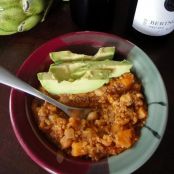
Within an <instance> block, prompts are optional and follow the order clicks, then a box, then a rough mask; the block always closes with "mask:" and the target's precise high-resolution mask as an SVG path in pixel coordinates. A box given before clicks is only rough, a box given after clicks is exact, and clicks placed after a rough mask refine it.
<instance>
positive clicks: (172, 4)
mask: <svg viewBox="0 0 174 174" xmlns="http://www.w3.org/2000/svg"><path fill="white" fill-rule="evenodd" d="M132 26H133V28H135V29H136V30H137V31H139V32H141V33H144V34H147V35H150V36H162V35H166V34H168V33H170V32H172V31H173V30H174V0H138V2H137V8H136V10H135V15H134V19H133V25H132Z"/></svg>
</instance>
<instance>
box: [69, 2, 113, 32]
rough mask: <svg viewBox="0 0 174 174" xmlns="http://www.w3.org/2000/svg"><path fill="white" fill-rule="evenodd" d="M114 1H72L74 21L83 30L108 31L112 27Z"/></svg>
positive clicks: (71, 7)
mask: <svg viewBox="0 0 174 174" xmlns="http://www.w3.org/2000/svg"><path fill="white" fill-rule="evenodd" d="M113 4H114V0H70V9H71V16H72V19H73V21H74V22H75V23H76V24H77V25H78V26H79V27H81V28H82V29H87V30H91V29H92V30H101V31H102V30H107V29H109V28H110V27H111V25H112V19H113V18H112V17H113V7H114V6H113Z"/></svg>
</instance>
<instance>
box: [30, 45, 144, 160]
mask: <svg viewBox="0 0 174 174" xmlns="http://www.w3.org/2000/svg"><path fill="white" fill-rule="evenodd" d="M108 49H110V52H109V56H106V55H107V53H108ZM111 50H112V51H111ZM105 51H106V52H105ZM114 52H115V51H114V49H113V48H103V49H102V50H101V49H100V50H99V51H98V53H100V54H99V56H98V57H99V58H97V60H95V59H93V57H94V58H96V57H97V56H96V55H97V54H98V53H97V54H96V55H94V56H86V55H83V56H82V55H78V54H74V53H68V54H67V52H58V54H55V53H54V54H51V56H50V57H51V58H52V60H53V59H54V60H53V61H54V62H55V63H54V64H53V65H51V66H50V69H49V72H46V73H39V74H38V79H39V80H40V82H41V87H40V90H41V91H42V92H44V93H46V94H47V95H50V96H51V97H53V98H55V99H56V100H58V101H60V102H62V103H64V104H66V105H70V106H75V107H84V108H89V107H90V108H91V112H90V113H89V114H88V115H87V117H86V118H80V117H79V115H78V113H73V114H72V116H71V117H69V118H67V117H66V115H65V113H64V112H63V111H61V110H60V109H58V108H56V107H55V106H53V105H51V104H49V103H47V102H43V103H40V101H39V102H38V100H36V99H35V100H34V101H33V103H32V110H33V112H34V115H35V118H36V120H37V124H38V127H39V129H40V130H41V131H42V132H44V133H45V134H46V136H47V137H49V138H50V139H51V140H52V142H54V144H56V145H57V146H58V148H59V149H62V151H63V152H64V153H66V154H68V155H70V156H73V157H84V158H87V159H91V160H95V161H97V160H99V159H102V158H104V157H108V156H111V155H116V154H119V153H121V152H123V151H124V150H126V149H129V148H131V147H132V146H133V145H134V144H135V143H136V142H137V141H138V139H139V137H140V131H141V128H142V126H143V125H144V123H145V121H146V118H147V106H146V101H145V98H144V95H143V93H142V87H141V83H140V81H139V80H138V79H137V78H136V76H135V75H134V74H133V73H132V72H130V68H131V66H130V63H129V62H127V61H124V62H121V63H119V62H117V63H113V60H108V59H112V57H113V55H114ZM62 53H63V55H64V56H65V55H66V58H65V59H66V60H65V59H63V60H62V59H61V60H60V59H59V57H61V56H60V55H62ZM53 55H54V56H53ZM57 55H59V56H57ZM67 55H71V56H67ZM103 55H105V56H103ZM74 56H76V58H75V60H74V59H72V57H73V58H74ZM53 57H54V58H53ZM67 57H69V58H67ZM77 57H78V58H77ZM86 57H87V58H86ZM101 57H102V58H101ZM77 59H78V60H77ZM87 59H88V60H87ZM89 59H90V60H89ZM74 61H75V63H76V65H78V66H75V67H78V68H77V69H75V68H74V69H73V68H72V69H71V70H69V69H70V66H71V65H72V64H75V63H74ZM106 61H111V64H110V63H108V64H107V66H106V65H103V68H102V66H101V64H102V62H104V63H106ZM115 62H116V61H115ZM79 63H82V64H79ZM84 64H85V65H86V66H85V65H84ZM94 64H95V65H94ZM89 65H90V66H89ZM98 65H99V66H98ZM111 65H112V66H111ZM52 67H54V68H52ZM55 67H56V70H55ZM62 67H68V70H69V71H68V72H71V73H69V74H68V73H66V72H67V71H65V74H66V76H63V73H61V74H60V73H58V71H57V69H58V70H60V69H61V72H63V71H62ZM73 67H74V66H73ZM86 67H87V68H86ZM91 67H93V68H91ZM113 67H115V68H113ZM121 67H122V68H121ZM79 69H80V70H79ZM123 69H124V70H123ZM53 70H54V71H53ZM63 70H67V69H63ZM82 70H83V71H82ZM99 70H100V71H99ZM74 72H75V73H74ZM94 72H95V73H94ZM96 72H97V73H96ZM98 73H100V75H98ZM72 74H73V75H74V74H75V75H74V76H72ZM57 75H58V77H57ZM43 77H44V78H43ZM50 77H51V80H50ZM60 78H61V80H60ZM62 78H66V79H62ZM84 79H85V81H84ZM66 80H67V81H68V84H69V83H70V84H72V83H74V82H75V81H80V80H83V82H86V84H84V86H85V87H83V86H77V85H76V84H75V85H74V86H73V88H74V89H78V90H75V93H74V92H73V91H74V90H73V91H72V90H71V89H69V88H71V86H69V88H68V87H67V86H68V85H67V84H66V85H64V84H63V85H64V86H63V87H64V88H65V90H64V91H63V93H62V90H57V89H56V90H54V89H52V87H51V88H50V86H49V85H48V86H49V87H48V86H47V85H46V86H45V84H46V82H47V83H51V84H55V82H56V85H55V86H54V87H53V88H55V87H56V88H58V87H61V83H63V82H64V81H66ZM92 80H95V81H97V80H98V81H100V82H101V81H104V83H99V85H98V83H97V84H96V83H95V84H93V85H91V86H92V88H90V87H89V88H88V85H89V84H92V83H93V81H92ZM88 82H89V83H88ZM86 86H87V87H86ZM80 88H82V90H81V89H80ZM66 91H67V93H66ZM82 91H83V92H82ZM84 91H85V92H84Z"/></svg>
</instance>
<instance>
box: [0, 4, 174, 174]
mask: <svg viewBox="0 0 174 174" xmlns="http://www.w3.org/2000/svg"><path fill="white" fill-rule="evenodd" d="M79 30H81V29H80V28H78V27H77V26H76V25H75V24H74V23H73V22H72V20H71V16H70V10H69V6H68V4H62V5H58V4H56V5H55V6H54V8H52V9H51V12H50V14H49V15H48V17H47V20H46V21H45V22H44V23H41V24H39V25H38V26H37V27H35V28H34V29H32V30H30V31H28V32H25V33H19V34H16V35H12V36H3V37H0V65H2V66H4V67H5V68H7V69H9V70H10V71H11V72H12V73H15V72H16V70H17V69H18V68H19V67H20V65H21V64H22V63H23V61H24V60H25V59H26V58H27V56H28V55H29V54H30V53H31V52H32V51H34V50H35V49H36V48H37V47H38V46H40V45H41V44H43V43H44V42H45V41H48V40H50V39H52V38H54V37H56V36H59V35H61V34H65V33H68V32H72V31H79ZM108 32H110V33H114V34H119V35H121V33H119V31H117V30H116V29H115V28H114V27H113V28H112V29H111V30H110V31H108ZM122 36H123V37H124V34H123V35H122ZM126 37H127V38H128V39H129V40H131V41H132V42H134V43H135V44H137V45H138V46H140V47H141V48H143V50H144V51H145V52H146V53H147V54H148V55H149V56H150V57H151V59H152V60H153V62H154V63H155V64H156V66H157V67H158V69H159V71H160V73H161V75H162V77H163V79H164V82H165V85H166V88H167V93H168V98H169V115H168V116H169V118H168V124H167V129H166V132H165V135H164V138H163V140H162V142H161V144H160V146H159V147H158V149H157V151H156V152H155V154H154V155H153V156H152V157H151V158H150V160H149V161H148V162H146V163H145V165H143V166H142V167H141V168H140V169H138V170H137V171H136V172H135V173H144V174H147V173H154V174H164V173H165V174H170V173H171V174H172V173H174V144H173V139H174V130H173V128H174V126H173V125H174V80H173V79H174V77H173V76H174V34H172V35H170V37H168V38H167V39H165V40H160V41H159V40H156V41H146V42H145V41H143V39H140V38H136V37H134V36H132V35H128V36H126ZM9 92H10V88H8V87H6V86H3V85H0V119H1V121H0V173H2V174H10V173H13V174H25V173H26V174H44V173H47V172H46V171H44V170H43V169H41V168H40V167H39V166H37V165H36V164H35V163H34V162H33V161H32V160H31V159H30V158H29V157H28V156H27V155H26V154H25V153H24V151H23V150H22V148H21V147H20V145H19V143H18V142H17V139H16V137H15V135H14V132H13V130H12V126H11V123H10V118H9Z"/></svg>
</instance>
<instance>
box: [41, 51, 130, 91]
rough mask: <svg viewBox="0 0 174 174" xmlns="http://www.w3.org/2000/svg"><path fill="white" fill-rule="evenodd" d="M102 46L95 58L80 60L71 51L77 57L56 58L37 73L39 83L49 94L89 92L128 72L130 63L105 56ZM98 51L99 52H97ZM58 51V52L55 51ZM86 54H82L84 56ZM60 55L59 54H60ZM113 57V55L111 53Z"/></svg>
mask: <svg viewBox="0 0 174 174" xmlns="http://www.w3.org/2000/svg"><path fill="white" fill-rule="evenodd" d="M101 50H104V48H101V49H99V51H98V52H97V54H100V55H101V57H102V58H100V56H97V57H98V58H97V59H95V60H94V59H93V57H95V56H96V55H97V54H96V55H94V56H93V57H92V56H91V58H90V60H85V61H84V60H80V59H79V57H80V56H79V57H78V56H76V55H78V54H75V53H72V54H74V55H75V57H76V58H77V57H78V58H77V59H76V58H73V57H71V58H68V57H66V60H65V61H64V60H63V57H62V59H61V62H60V61H59V60H60V59H59V58H58V59H56V61H55V63H54V64H51V65H50V68H49V71H48V72H40V73H38V79H39V81H40V83H41V85H42V86H43V87H44V88H45V89H46V90H47V91H48V92H49V93H51V94H77V93H86V92H91V91H93V90H95V89H98V88H100V87H101V86H103V85H104V84H106V83H108V82H109V80H110V78H113V77H118V76H120V75H122V74H124V73H126V72H130V69H131V67H132V64H131V63H130V62H128V61H127V60H123V61H114V60H110V57H109V58H106V57H104V56H103V54H104V55H109V54H107V53H106V52H104V53H103V54H102V53H101V52H102V51H101ZM99 52H100V53H99ZM57 53H58V52H57ZM85 56H86V55H84V57H85ZM60 57H61V56H60ZM112 57H113V55H112ZM70 59H71V61H70ZM67 60H69V61H67ZM57 61H58V62H57Z"/></svg>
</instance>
